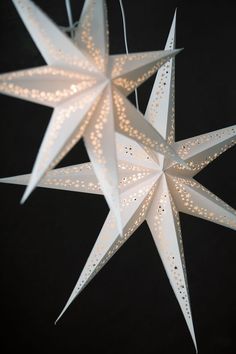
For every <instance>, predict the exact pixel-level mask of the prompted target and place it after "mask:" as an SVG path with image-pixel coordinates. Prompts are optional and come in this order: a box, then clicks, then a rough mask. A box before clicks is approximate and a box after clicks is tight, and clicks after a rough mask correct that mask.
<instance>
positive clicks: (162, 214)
mask: <svg viewBox="0 0 236 354" xmlns="http://www.w3.org/2000/svg"><path fill="white" fill-rule="evenodd" d="M174 47H175V17H174V20H173V23H172V26H171V30H170V33H169V37H168V40H167V43H166V47H165V49H173V48H174ZM174 61H175V60H174V59H171V60H170V61H169V62H167V63H166V64H165V65H164V66H163V67H162V68H161V69H160V70H159V72H158V74H157V77H156V80H155V83H154V87H153V90H152V94H151V96H150V100H149V103H148V107H147V110H146V114H145V118H146V119H147V120H148V121H149V122H150V123H151V124H152V125H153V126H154V127H155V128H156V129H157V130H158V131H159V133H160V134H161V135H162V136H163V138H164V139H165V140H166V141H167V143H168V144H169V145H171V146H172V147H173V148H174V150H175V151H176V153H177V154H178V155H179V156H180V157H181V158H182V159H184V160H185V161H186V163H187V164H188V166H189V167H190V168H189V169H186V168H183V166H181V165H179V164H178V163H176V164H173V163H172V162H170V161H169V159H168V157H166V156H163V155H161V154H158V153H156V152H155V151H153V150H151V149H148V148H146V147H143V146H141V145H139V144H137V143H136V142H134V141H133V140H131V139H129V138H127V137H124V136H121V135H120V134H117V151H118V168H119V175H120V181H119V187H120V194H121V215H122V220H123V222H124V225H123V227H124V237H121V236H120V235H119V230H118V227H117V224H116V219H115V216H114V214H113V213H112V212H110V213H109V215H108V217H107V219H106V221H105V223H104V225H103V228H102V230H101V232H100V234H99V236H98V239H97V241H96V243H95V245H94V247H93V249H92V251H91V254H90V256H89V258H88V260H87V262H86V264H85V267H84V269H83V271H82V273H81V275H80V277H79V280H78V282H77V284H76V286H75V288H74V290H73V292H72V294H71V296H70V298H69V300H68V302H67V304H66V306H65V308H64V309H63V311H62V313H61V315H62V314H63V313H64V312H65V310H66V309H67V308H68V306H69V305H70V304H71V302H72V301H73V300H74V299H75V297H76V296H77V295H78V294H79V293H80V292H81V291H82V290H83V289H84V288H85V287H86V286H87V285H88V283H89V282H90V281H91V280H92V279H93V277H94V276H95V275H96V274H97V273H98V272H99V271H100V270H101V269H102V267H103V266H104V265H105V264H106V263H107V262H108V261H109V260H110V259H111V257H112V256H113V255H114V254H115V253H116V251H117V250H118V249H119V248H120V247H121V246H122V245H123V244H124V243H125V242H126V241H127V240H128V238H129V237H130V236H131V235H132V234H133V233H134V232H135V230H136V229H137V228H138V227H139V225H140V224H141V223H142V222H144V221H145V220H146V221H147V223H148V226H149V228H150V231H151V233H152V236H153V238H154V241H155V244H156V246H157V249H158V252H159V254H160V257H161V259H162V262H163V265H164V267H165V270H166V273H167V276H168V278H169V280H170V283H171V286H172V288H173V291H174V293H175V296H176V298H177V300H178V302H179V305H180V307H181V310H182V312H183V315H184V318H185V320H186V323H187V325H188V328H189V331H190V333H191V336H192V339H193V342H194V344H195V347H196V350H197V345H196V338H195V334H194V327H193V322H192V315H191V309H190V299H189V292H188V283H187V274H186V266H185V260H184V250H183V243H182V237H181V229H180V221H179V211H181V212H184V213H186V214H190V215H194V216H196V217H200V218H203V219H205V220H209V221H212V222H215V223H217V224H220V225H224V226H226V227H229V228H232V229H234V230H235V229H236V212H235V210H233V209H232V208H231V207H230V206H228V205H227V204H225V203H224V202H223V201H221V200H220V199H219V198H218V197H216V196H215V195H214V194H212V193H211V192H210V191H209V190H207V189H206V188H205V187H204V186H202V185H201V184H199V183H198V182H197V181H196V180H194V178H193V177H194V176H195V175H196V174H197V173H198V172H199V171H201V170H202V169H203V168H204V167H206V166H207V165H208V164H209V163H210V162H212V161H213V160H214V159H215V158H217V157H218V156H219V155H220V154H222V153H223V152H224V151H226V150H227V149H228V148H230V147H231V146H233V145H234V144H235V142H236V138H235V136H236V126H231V127H228V128H225V129H220V130H217V131H214V132H211V133H207V134H203V135H200V136H196V137H194V138H190V139H185V140H182V141H179V142H175V134H174V123H175V107H174V106H175V105H174V85H175V84H174V80H175V75H174V70H175V62H174ZM29 178H30V175H24V176H16V177H11V178H6V179H2V180H1V182H6V183H16V184H27V183H28V181H29ZM39 186H41V187H46V188H55V189H63V190H68V191H78V192H87V193H94V194H102V191H101V188H100V185H99V182H98V180H97V178H96V176H95V173H94V170H93V166H92V164H91V163H85V164H81V165H76V166H70V167H65V168H60V169H55V170H52V171H50V172H48V173H47V174H46V176H45V177H44V178H43V179H42V180H41V182H40V184H39ZM61 315H60V316H59V318H60V317H61Z"/></svg>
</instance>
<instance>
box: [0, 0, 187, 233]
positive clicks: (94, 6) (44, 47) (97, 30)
mask: <svg viewBox="0 0 236 354" xmlns="http://www.w3.org/2000/svg"><path fill="white" fill-rule="evenodd" d="M13 3H14V4H15V6H16V8H17V10H18V12H19V14H20V16H21V18H22V20H23V22H24V23H25V26H26V27H27V29H28V31H29V33H30V34H31V36H32V38H33V40H34V42H35V44H36V45H37V47H38V49H39V50H40V52H41V54H42V56H43V58H44V59H45V61H46V63H47V64H48V65H47V66H42V67H38V68H33V69H29V70H23V71H18V72H12V73H8V74H3V75H1V76H0V92H1V93H4V94H7V95H12V96H15V97H17V98H22V99H25V100H28V101H32V102H35V103H39V104H43V105H47V106H50V107H53V108H54V112H53V115H52V117H51V120H50V123H49V125H48V128H47V131H46V133H45V135H44V138H43V142H42V144H41V147H40V149H39V153H38V156H37V158H36V162H35V164H34V168H33V171H32V174H31V178H30V181H29V184H28V187H27V189H26V191H25V194H24V196H23V198H22V201H25V200H26V198H27V197H28V196H29V194H30V193H31V192H32V190H33V189H34V188H35V187H36V185H37V184H38V183H39V181H40V180H41V178H42V177H43V176H44V175H45V173H46V171H48V170H50V169H52V168H53V167H55V166H56V165H57V164H58V163H59V161H60V160H61V159H62V158H63V157H64V156H65V155H66V154H67V153H68V152H69V151H70V150H71V149H72V147H73V146H74V145H75V144H76V143H77V142H78V140H79V139H80V138H81V137H83V138H84V142H85V145H86V149H87V152H88V155H89V158H90V160H91V162H92V164H93V167H94V172H95V173H96V176H97V178H98V180H99V182H100V185H101V188H102V191H103V194H104V196H105V198H106V200H107V202H108V205H109V207H110V208H111V210H112V211H113V212H114V214H115V216H116V219H117V222H118V227H119V230H120V232H121V233H122V221H121V218H120V207H119V206H120V200H119V192H118V171H117V158H116V145H115V130H116V131H118V132H121V133H122V134H125V135H127V136H129V137H132V138H133V139H135V140H137V141H139V142H142V143H143V144H144V145H146V146H149V147H152V148H154V149H156V151H158V152H161V153H165V154H166V155H168V156H169V157H170V158H174V159H175V160H176V159H177V160H178V156H177V155H176V154H175V152H174V150H173V149H172V148H171V147H170V146H168V144H166V142H165V140H164V139H163V138H162V137H161V135H160V134H159V133H158V132H156V131H155V130H154V129H153V128H152V126H151V125H150V124H149V123H147V121H145V120H144V119H143V116H142V115H141V113H139V112H137V110H135V109H134V107H133V106H132V105H131V103H129V101H128V100H127V99H126V98H125V96H127V95H129V94H130V93H131V92H132V91H133V90H134V89H135V88H136V87H138V86H139V85H140V84H142V83H143V82H144V81H145V80H147V79H148V78H149V77H150V76H151V75H152V74H154V73H155V72H156V71H157V70H158V69H159V68H160V67H161V66H162V65H163V64H164V63H165V62H166V61H167V60H168V59H170V58H171V57H173V56H174V55H176V54H177V53H178V52H179V51H178V50H174V51H173V50H167V51H158V52H145V53H136V54H129V55H111V56H109V45H108V42H109V41H108V25H107V18H106V8H105V3H104V0H86V1H85V4H84V8H83V11H82V14H81V18H80V22H79V26H78V28H77V29H76V31H75V38H74V42H72V41H71V40H70V39H69V38H68V37H67V36H66V35H65V34H63V33H62V32H61V31H60V30H59V28H58V27H57V26H56V25H55V24H54V23H53V22H52V21H51V20H50V19H49V18H48V17H47V16H46V15H45V14H44V13H43V12H42V11H41V10H40V9H39V8H38V7H37V6H36V5H34V4H33V3H32V2H31V1H29V0H13ZM179 161H181V160H180V159H179Z"/></svg>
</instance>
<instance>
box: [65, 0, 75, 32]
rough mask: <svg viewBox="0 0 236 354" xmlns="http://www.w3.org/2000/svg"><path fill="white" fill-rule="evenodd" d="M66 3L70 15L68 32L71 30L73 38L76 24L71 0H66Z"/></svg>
mask: <svg viewBox="0 0 236 354" xmlns="http://www.w3.org/2000/svg"><path fill="white" fill-rule="evenodd" d="M65 5H66V11H67V16H68V22H69V31H67V32H70V35H71V38H73V37H74V27H75V24H74V22H73V16H72V11H71V2H70V0H65Z"/></svg>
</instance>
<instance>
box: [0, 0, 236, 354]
mask: <svg viewBox="0 0 236 354" xmlns="http://www.w3.org/2000/svg"><path fill="white" fill-rule="evenodd" d="M35 2H36V3H37V4H38V5H40V6H41V8H43V9H44V10H45V12H47V13H48V14H49V15H50V16H51V17H52V18H53V19H54V20H55V21H56V22H57V23H58V24H60V25H67V17H66V11H65V6H64V1H63V0H37V1H35ZM123 3H124V8H125V13H126V19H127V31H128V42H129V48H130V52H136V51H147V50H157V49H162V48H163V47H164V44H165V40H166V37H167V34H168V31H169V27H170V24H171V21H172V17H173V13H174V10H175V7H178V16H177V47H184V48H185V50H184V51H183V52H182V53H181V54H179V56H178V58H177V59H176V64H177V66H176V110H177V113H176V140H180V139H184V138H188V137H191V136H194V135H198V134H202V133H205V132H208V131H211V130H215V129H220V128H223V127H226V126H229V125H233V124H235V123H236V104H235V103H236V85H235V80H236V66H235V63H236V50H235V36H236V23H235V12H234V4H233V2H229V1H228V2H227V1H224V2H222V1H221V2H217V1H212V2H210V1H204V2H199V1H196V2H191V1H170V0H166V1H161V0H160V1H157V0H146V1H134V0H123ZM72 4H73V14H74V18H75V19H76V20H77V19H78V18H79V14H80V11H81V8H82V5H83V1H82V0H73V1H72ZM108 9H109V24H110V51H111V53H113V54H115V53H123V52H124V40H123V32H122V20H121V14H120V8H119V2H118V0H109V1H108ZM0 17H1V31H0V33H1V35H0V36H1V38H0V48H1V50H0V70H1V72H2V73H3V72H7V71H13V70H18V69H23V68H29V67H35V66H39V65H43V64H44V61H43V59H42V57H41V55H40V54H39V52H38V50H37V48H36V47H35V45H34V43H33V41H32V40H31V37H30V36H29V34H28V32H27V31H26V29H25V27H24V25H23V24H22V22H21V20H20V18H19V16H18V14H17V12H16V11H15V8H14V6H13V5H12V3H11V1H8V0H1V2H0ZM152 82H153V81H152V80H150V81H149V82H148V83H147V84H145V85H143V87H142V89H140V90H139V97H140V104H141V107H142V109H144V108H145V105H146V103H147V100H148V96H149V93H150V89H151V85H152ZM51 111H52V110H51V109H49V108H46V107H43V106H40V105H36V104H33V103H29V102H26V101H22V100H17V99H14V98H11V97H6V96H0V112H1V113H0V114H1V119H0V124H1V130H0V136H1V139H0V149H1V154H0V158H1V161H0V166H1V176H2V177H5V176H13V175H17V174H23V173H28V172H30V171H31V168H32V166H33V162H34V159H35V157H36V154H37V150H38V148H39V146H40V142H41V140H42V137H43V134H44V131H45V129H46V126H47V124H48V121H49V118H50V115H51ZM235 152H236V150H235V148H233V149H231V150H230V151H228V152H227V153H225V154H224V155H222V156H221V157H220V158H218V159H217V161H215V162H214V163H213V164H211V165H210V166H208V167H207V168H206V169H205V170H204V171H202V172H201V173H200V174H199V175H198V176H197V179H198V181H200V182H201V183H202V184H204V185H205V186H206V187H208V188H209V189H210V190H211V191H212V192H214V193H215V194H217V195H218V196H219V197H220V198H222V199H224V200H225V201H226V202H227V203H228V204H230V205H231V206H233V207H234V208H236V194H235V192H236V187H235V177H236V172H235V164H234V161H235ZM84 161H87V155H86V152H85V150H84V146H83V143H82V142H80V143H79V144H78V145H77V146H76V147H75V148H74V149H73V151H72V152H71V153H70V154H69V155H68V156H67V157H66V158H65V159H64V160H63V163H61V164H60V166H65V165H69V164H76V163H80V162H84ZM0 189H1V199H0V203H1V226H0V230H1V238H0V243H1V248H0V252H1V258H0V259H1V260H0V272H1V302H0V305H1V328H2V329H1V332H0V333H1V341H0V342H1V346H2V347H4V349H2V353H13V352H16V351H19V350H24V352H26V353H35V354H36V353H75V352H78V353H97V352H102V353H104V354H107V353H114V354H116V353H124V354H143V353H144V354H151V353H160V354H169V353H179V352H180V353H182V354H185V353H188V354H191V353H194V347H193V344H192V341H191V338H190V335H189V333H188V330H187V327H186V325H185V322H184V319H183V317H182V314H181V311H180V308H179V306H178V304H177V301H176V300H175V297H174V295H173V292H172V290H171V287H170V285H169V283H168V280H167V277H166V275H165V272H164V269H163V266H162V264H161V261H160V258H159V255H158V253H157V251H156V248H155V245H154V242H153V240H152V237H151V234H150V232H149V230H148V227H147V225H146V224H143V225H142V226H141V227H140V228H139V230H138V231H136V233H135V235H134V236H133V237H131V239H130V240H129V241H128V242H127V243H126V244H125V246H124V247H122V249H121V250H120V251H119V252H118V253H117V255H116V256H115V257H114V258H112V260H111V261H110V262H109V263H108V265H107V266H106V267H105V268H104V269H103V270H102V271H101V272H100V273H99V274H98V275H97V276H96V278H95V279H94V280H93V281H92V282H91V284H90V285H89V286H88V287H87V288H86V289H85V290H84V291H83V293H82V294H81V295H80V296H79V298H77V299H76V301H75V302H74V303H73V305H72V306H71V307H70V308H69V310H68V311H67V312H66V314H65V315H64V317H63V318H62V319H61V321H60V322H59V323H58V325H57V326H54V320H55V319H56V317H57V316H58V314H59V313H60V311H61V309H62V307H63V305H64V304H65V302H66V300H67V298H68V296H69V294H70V292H71V290H72V288H73V286H74V285H75V282H76V280H77V278H78V276H79V273H80V271H81V270H82V268H83V265H84V263H85V261H86V258H87V256H88V254H89V252H90V250H91V248H92V246H93V243H94V241H95V239H96V237H97V235H98V233H99V230H100V228H101V226H102V224H103V221H104V220H105V217H106V214H107V212H108V208H107V206H106V203H105V201H104V199H103V197H101V196H93V195H87V194H82V193H81V194H77V193H70V192H63V191H56V190H44V189H40V188H39V189H37V190H36V191H35V192H34V193H33V194H32V196H31V197H30V198H29V200H28V201H27V202H26V204H25V205H23V206H20V205H19V200H20V198H21V196H22V193H23V187H22V186H14V185H5V184H4V185H0ZM181 225H182V232H183V239H184V246H185V254H186V263H187V270H188V278H189V288H190V294H191V303H192V312H193V318H194V324H195V330H196V336H197V341H198V346H199V353H201V354H213V353H214V354H217V353H220V354H233V353H236V344H235V342H234V336H235V327H236V326H235V316H236V307H235V297H236V277H235V274H236V258H235V253H236V238H235V236H236V235H235V232H234V231H232V230H230V229H227V228H224V227H222V226H219V225H216V224H212V223H209V222H206V221H204V220H201V219H197V218H194V217H191V216H187V215H182V214H181Z"/></svg>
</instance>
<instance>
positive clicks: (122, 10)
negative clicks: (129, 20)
mask: <svg viewBox="0 0 236 354" xmlns="http://www.w3.org/2000/svg"><path fill="white" fill-rule="evenodd" d="M119 2H120V9H121V15H122V22H123V31H124V41H125V51H126V54H129V48H128V43H127V31H126V21H125V11H124V7H123V3H122V0H119ZM134 93H135V103H136V107H137V109H138V110H139V102H138V90H137V89H135V91H134Z"/></svg>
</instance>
